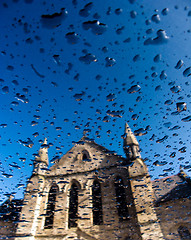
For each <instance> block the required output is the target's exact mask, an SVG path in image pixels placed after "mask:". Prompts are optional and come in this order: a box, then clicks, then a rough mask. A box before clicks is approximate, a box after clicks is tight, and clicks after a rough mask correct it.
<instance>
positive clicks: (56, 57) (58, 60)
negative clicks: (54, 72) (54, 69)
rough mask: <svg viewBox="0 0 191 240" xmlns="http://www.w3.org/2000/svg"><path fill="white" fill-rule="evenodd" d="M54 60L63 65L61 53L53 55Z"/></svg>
mask: <svg viewBox="0 0 191 240" xmlns="http://www.w3.org/2000/svg"><path fill="white" fill-rule="evenodd" d="M53 59H54V62H55V63H56V64H57V65H58V66H61V60H60V55H54V56H53Z"/></svg>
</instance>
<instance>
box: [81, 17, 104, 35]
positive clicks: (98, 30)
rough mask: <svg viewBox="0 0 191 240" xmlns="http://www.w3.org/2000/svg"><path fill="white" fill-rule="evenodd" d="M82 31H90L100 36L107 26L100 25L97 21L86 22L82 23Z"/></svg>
mask: <svg viewBox="0 0 191 240" xmlns="http://www.w3.org/2000/svg"><path fill="white" fill-rule="evenodd" d="M83 28H84V30H89V29H91V30H92V33H94V34H95V35H101V34H103V33H104V32H105V31H106V30H107V25H106V24H104V23H100V22H99V21H98V20H93V21H88V22H84V23H83Z"/></svg>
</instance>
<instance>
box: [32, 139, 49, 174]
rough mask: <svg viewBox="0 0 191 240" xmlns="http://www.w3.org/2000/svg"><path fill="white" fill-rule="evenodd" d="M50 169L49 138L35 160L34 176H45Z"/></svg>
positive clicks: (45, 140)
mask: <svg viewBox="0 0 191 240" xmlns="http://www.w3.org/2000/svg"><path fill="white" fill-rule="evenodd" d="M47 168H48V145H47V138H45V139H44V143H43V144H42V145H41V148H40V150H39V152H38V155H37V156H36V158H35V160H34V168H33V174H39V175H44V174H45V173H46V171H47Z"/></svg>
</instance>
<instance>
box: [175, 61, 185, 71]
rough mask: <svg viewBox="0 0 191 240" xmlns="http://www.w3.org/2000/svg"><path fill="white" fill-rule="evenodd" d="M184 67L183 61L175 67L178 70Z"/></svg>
mask: <svg viewBox="0 0 191 240" xmlns="http://www.w3.org/2000/svg"><path fill="white" fill-rule="evenodd" d="M183 65H184V62H183V61H182V60H179V61H178V62H177V64H176V66H175V68H176V69H180V68H181V67H182V66H183Z"/></svg>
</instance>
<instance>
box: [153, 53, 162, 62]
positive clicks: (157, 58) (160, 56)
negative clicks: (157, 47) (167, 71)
mask: <svg viewBox="0 0 191 240" xmlns="http://www.w3.org/2000/svg"><path fill="white" fill-rule="evenodd" d="M161 59H162V55H161V54H157V55H156V56H155V57H154V59H153V60H154V62H156V63H157V62H160V61H161Z"/></svg>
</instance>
